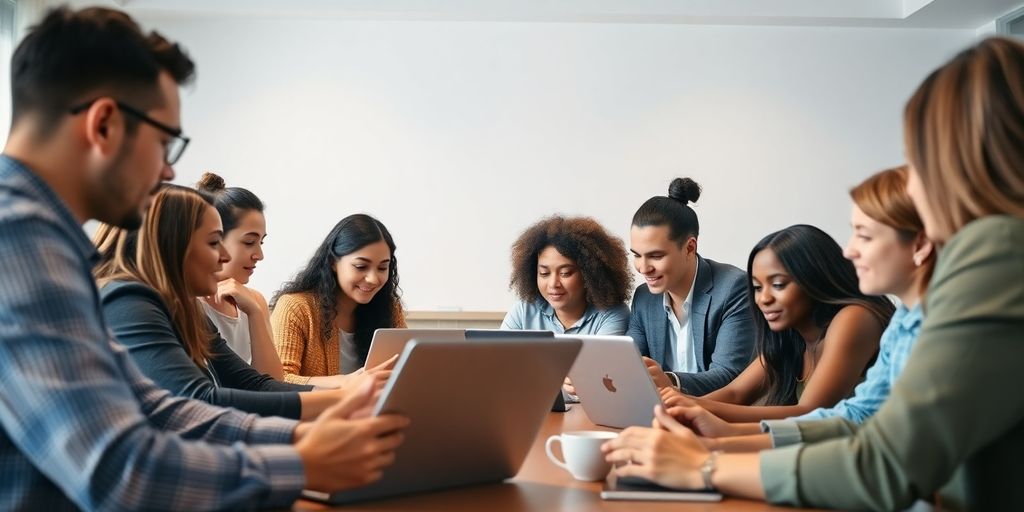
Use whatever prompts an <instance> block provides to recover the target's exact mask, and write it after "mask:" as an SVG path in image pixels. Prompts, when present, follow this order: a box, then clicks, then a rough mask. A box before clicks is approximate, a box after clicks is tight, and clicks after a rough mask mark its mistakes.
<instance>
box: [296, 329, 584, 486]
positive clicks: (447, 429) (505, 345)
mask: <svg viewBox="0 0 1024 512" xmlns="http://www.w3.org/2000/svg"><path fill="white" fill-rule="evenodd" d="M483 341H486V342H487V343H477V342H466V341H420V340H414V341H412V342H410V343H409V344H408V345H406V347H405V350H404V351H403V352H402V356H401V357H400V358H399V360H398V364H397V366H396V367H395V373H394V374H392V376H391V379H390V380H389V381H388V383H387V385H386V386H385V387H384V391H383V394H382V395H381V398H380V401H379V402H378V403H377V407H376V410H375V411H374V414H386V413H398V414H403V415H405V416H408V417H409V419H410V420H411V425H410V426H409V428H408V429H406V431H405V433H404V435H405V441H404V442H403V443H402V445H401V446H400V447H399V448H398V450H397V451H396V452H395V463H394V464H393V465H392V466H389V467H387V468H385V469H384V474H383V477H382V478H381V479H380V480H379V481H377V482H376V483H373V484H371V485H369V486H366V487H362V488H359V489H352V490H347V491H342V492H339V493H335V494H334V495H330V496H328V495H326V494H323V493H315V492H309V491H306V492H305V493H304V495H305V496H307V497H310V498H314V499H319V500H325V501H329V502H331V503H348V502H353V501H359V500H365V499H370V498H379V497H385V496H395V495H399V494H408V493H413V492H418V491H426V490H433V489H442V488H446V487H455V486H462V485H469V484H478V483H485V482H500V481H502V480H504V479H506V478H511V477H513V476H515V474H516V473H517V472H519V468H520V466H522V464H523V461H524V460H525V459H526V455H527V453H529V451H530V447H531V446H532V445H533V441H534V438H535V437H536V436H537V433H538V432H539V431H540V428H541V425H542V424H543V423H544V418H545V416H546V415H547V414H548V410H549V409H550V408H551V397H552V396H554V395H555V393H556V392H558V389H559V386H561V385H562V379H563V377H564V375H565V374H566V372H568V371H569V367H570V366H572V363H573V360H575V358H576V355H577V354H578V353H579V351H580V347H581V342H580V341H579V340H573V339H566V340H557V341H556V340H553V339H551V338H547V339H544V338H539V339H537V338H535V339H530V340H507V339H506V340H483ZM482 383H486V385H483V384H482Z"/></svg>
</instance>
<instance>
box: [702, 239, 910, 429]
mask: <svg viewBox="0 0 1024 512" xmlns="http://www.w3.org/2000/svg"><path fill="white" fill-rule="evenodd" d="M747 273H748V275H749V276H750V282H749V284H748V288H747V295H748V298H749V301H750V315H751V317H752V318H753V320H754V326H755V332H756V338H755V350H756V352H755V358H754V361H753V362H751V363H750V365H749V366H747V368H746V369H745V370H744V371H743V372H742V373H740V375H739V376H737V377H736V379H734V380H733V381H732V382H730V383H729V384H728V385H726V386H725V387H723V388H721V389H719V390H717V391H713V392H711V393H708V394H706V395H704V396H703V397H700V398H698V399H697V400H696V402H697V404H698V405H700V406H702V407H703V408H704V409H706V410H708V411H710V412H712V413H714V414H715V415H716V416H718V417H720V418H722V419H724V420H727V421H734V422H748V421H759V420H762V419H770V418H786V417H789V416H795V415H798V414H804V413H807V412H810V411H812V410H814V409H816V408H818V407H831V406H832V405H835V403H836V402H838V401H839V400H841V399H843V398H844V397H846V396H849V395H850V393H851V392H852V391H853V388H854V387H856V385H857V383H858V382H860V380H861V379H862V377H863V375H864V371H865V370H866V368H867V367H868V366H869V365H870V364H871V361H872V359H873V358H874V356H875V354H876V353H877V352H878V341H879V338H880V337H881V335H882V331H883V330H884V328H885V326H886V325H887V324H888V323H889V317H891V316H892V313H893V310H894V307H893V305H892V303H891V302H889V301H888V299H885V298H884V297H870V296H867V295H865V294H864V293H862V292H861V291H860V290H859V289H858V286H857V274H856V272H855V271H854V268H853V264H852V263H850V261H849V260H847V259H845V258H844V257H843V249H842V248H841V247H840V246H839V244H837V243H836V241H835V240H833V239H832V237H830V236H829V235H828V234H827V233H825V232H824V231H822V230H820V229H818V228H816V227H814V226H808V225H804V224H798V225H795V226H790V227H788V228H786V229H783V230H781V231H777V232H775V233H772V234H770V235H768V236H766V237H764V238H763V239H761V241H760V242H758V243H757V244H756V245H755V246H754V248H753V249H752V250H751V251H750V256H749V258H748V259H747Z"/></svg>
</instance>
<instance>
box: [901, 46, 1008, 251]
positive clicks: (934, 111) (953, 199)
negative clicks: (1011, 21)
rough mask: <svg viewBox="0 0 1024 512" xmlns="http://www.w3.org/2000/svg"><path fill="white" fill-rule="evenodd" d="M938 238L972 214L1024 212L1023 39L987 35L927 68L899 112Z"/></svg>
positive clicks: (972, 218) (962, 222) (906, 143)
mask: <svg viewBox="0 0 1024 512" xmlns="http://www.w3.org/2000/svg"><path fill="white" fill-rule="evenodd" d="M903 134H904V143H905V145H906V151H907V158H908V161H909V162H910V165H912V166H913V167H914V170H915V171H917V173H918V176H919V177H920V178H921V183H922V185H924V188H925V190H927V201H928V204H929V206H930V207H931V208H930V209H931V212H932V215H933V216H934V218H935V223H936V226H934V227H933V230H934V233H930V235H931V236H932V237H933V238H935V239H936V240H937V241H945V240H947V239H948V238H949V237H950V236H952V235H953V233H955V232H956V231H958V230H959V229H960V228H962V227H963V226H964V225H966V224H968V223H969V222H971V221H972V220H975V219H977V218H980V217H983V216H986V215H993V214H1008V215H1013V216H1017V217H1024V172H1021V169H1024V143H1022V141H1024V45H1022V44H1021V43H1020V42H1017V41H1014V40H1012V39H1008V38H1004V37H991V38H988V39H985V40H983V41H981V42H980V43H978V44H977V45H975V46H973V47H971V48H968V49H967V50H964V51H963V52H961V53H960V54H959V55H957V56H956V57H955V58H954V59H953V60H951V61H950V62H949V63H947V64H945V65H944V66H942V67H941V68H939V69H937V70H936V71H935V72H934V73H932V74H931V75H930V76H929V77H928V78H927V79H926V80H925V81H924V83H922V84H921V86H920V87H919V88H918V89H917V91H916V92H915V93H914V95H913V96H912V97H911V98H910V101H909V102H907V106H906V109H905V110H904V113H903Z"/></svg>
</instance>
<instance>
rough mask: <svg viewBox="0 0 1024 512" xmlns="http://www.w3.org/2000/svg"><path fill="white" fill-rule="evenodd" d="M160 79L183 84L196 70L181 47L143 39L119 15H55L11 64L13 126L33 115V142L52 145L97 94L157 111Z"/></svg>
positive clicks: (129, 123)
mask: <svg viewBox="0 0 1024 512" xmlns="http://www.w3.org/2000/svg"><path fill="white" fill-rule="evenodd" d="M161 71H166V72H167V73H169V74H170V75H171V77H172V78H173V79H174V80H175V82H177V83H178V84H184V83H186V82H188V81H190V80H191V79H192V77H193V76H194V74H195V64H194V63H193V62H192V60H191V59H189V57H188V55H186V54H185V52H184V50H182V49H181V47H179V46H178V45H177V44H176V43H171V42H170V41H168V40H167V39H164V37H163V36H161V35H160V34H158V33H156V32H150V33H148V34H145V33H143V32H142V30H141V29H140V28H139V25H138V24H137V23H136V22H135V21H134V20H133V19H132V18H131V17H130V16H128V15H127V14H125V13H123V12H121V11H116V10H113V9H105V8H102V7H92V8H87V9H82V10H79V11H73V10H71V9H69V8H67V7H58V8H55V9H52V10H50V11H49V12H48V13H47V14H46V16H44V17H43V19H42V20H41V21H40V22H39V24H37V25H35V26H34V27H32V28H31V29H30V30H29V33H28V35H27V36H25V38H24V39H22V41H21V43H20V44H18V47H17V48H16V49H15V50H14V54H13V55H12V57H11V125H12V127H13V126H14V125H15V124H16V123H17V122H18V120H19V119H21V118H22V117H23V116H25V115H27V114H29V113H33V114H35V115H36V117H37V118H38V119H39V125H38V133H36V134H34V135H35V136H37V137H46V136H48V135H49V134H51V133H52V131H53V130H54V129H55V128H56V127H57V124H58V121H59V120H60V118H61V116H63V115H65V114H67V113H68V112H69V110H70V109H71V108H72V107H75V106H77V105H76V103H80V102H84V101H89V100H91V99H93V98H90V97H87V96H88V95H92V94H110V95H114V96H115V99H116V100H118V101H125V102H129V103H131V104H132V105H131V106H132V107H134V108H137V109H139V110H143V111H145V110H148V109H151V108H154V107H157V106H159V105H160V102H161V101H162V96H161V94H160V89H159V84H158V78H159V75H160V72H161ZM125 123H126V130H128V131H129V133H132V131H133V130H134V129H135V127H137V126H138V121H137V120H135V118H134V117H132V116H126V121H125Z"/></svg>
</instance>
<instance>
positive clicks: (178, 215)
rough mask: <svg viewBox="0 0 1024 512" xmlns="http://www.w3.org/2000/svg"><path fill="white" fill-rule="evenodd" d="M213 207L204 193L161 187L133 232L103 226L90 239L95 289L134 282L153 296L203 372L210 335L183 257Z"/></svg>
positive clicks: (187, 189) (177, 187)
mask: <svg viewBox="0 0 1024 512" xmlns="http://www.w3.org/2000/svg"><path fill="white" fill-rule="evenodd" d="M212 207H213V200H212V199H211V198H210V197H209V196H207V195H205V194H203V193H200V192H197V191H195V190H193V189H191V188H187V187H181V186H178V185H164V187H163V188H162V189H161V190H160V192H158V193H157V195H156V197H154V198H153V205H152V206H151V207H150V208H149V212H148V213H147V214H146V217H145V219H144V220H143V223H142V227H141V228H139V230H138V231H137V232H129V231H126V230H123V229H121V228H115V227H112V226H109V225H105V224H104V225H101V226H100V228H99V230H97V232H96V235H94V237H93V241H94V242H95V243H96V244H97V248H98V249H99V251H100V265H99V266H98V267H97V268H96V271H95V275H96V279H97V281H98V282H99V284H100V286H103V285H105V284H106V283H108V282H110V281H113V280H135V281H139V282H142V283H144V284H146V285H148V286H149V287H151V288H153V289H154V290H156V292H157V293H159V294H160V297H161V298H162V299H163V300H164V303H165V304H166V305H167V309H169V310H170V312H171V321H172V323H173V324H174V329H175V330H176V331H177V334H178V336H179V337H180V338H181V343H182V345H184V347H185V351H186V352H188V355H189V357H190V358H191V359H192V361H193V362H195V363H196V365H197V366H199V367H205V366H206V360H207V358H208V357H209V356H210V341H211V340H212V339H213V333H212V332H210V331H209V329H208V328H207V325H206V322H205V315H204V314H203V312H202V310H200V308H199V304H198V303H197V302H196V296H195V293H193V292H192V291H191V290H189V289H188V287H187V286H186V284H185V277H184V276H185V273H184V265H185V252H186V251H187V250H188V246H189V243H190V242H191V241H192V236H193V235H194V234H195V231H196V230H197V229H199V225H200V224H201V223H202V221H203V214H204V213H205V212H206V209H207V208H212ZM133 242H134V243H133ZM133 245H134V247H133ZM132 253H134V254H132Z"/></svg>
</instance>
